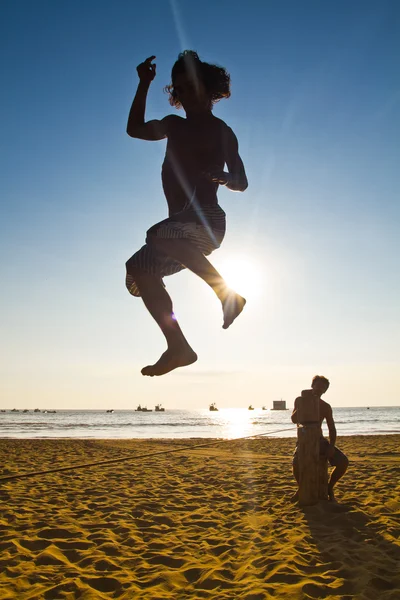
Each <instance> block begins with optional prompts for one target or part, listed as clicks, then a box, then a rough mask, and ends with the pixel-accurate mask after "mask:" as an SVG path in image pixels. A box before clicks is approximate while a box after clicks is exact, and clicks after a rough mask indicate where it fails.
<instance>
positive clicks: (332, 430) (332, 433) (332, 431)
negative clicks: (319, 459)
mask: <svg viewBox="0 0 400 600" xmlns="http://www.w3.org/2000/svg"><path fill="white" fill-rule="evenodd" d="M326 406H327V408H326V415H325V418H326V424H327V425H328V431H329V449H328V458H329V457H330V456H332V455H333V453H334V451H335V444H336V426H335V421H334V420H333V414H332V408H331V406H330V405H329V404H327V405H326Z"/></svg>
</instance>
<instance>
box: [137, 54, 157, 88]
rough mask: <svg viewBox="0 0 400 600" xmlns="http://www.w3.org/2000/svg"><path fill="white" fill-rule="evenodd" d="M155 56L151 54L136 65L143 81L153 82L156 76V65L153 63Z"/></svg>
mask: <svg viewBox="0 0 400 600" xmlns="http://www.w3.org/2000/svg"><path fill="white" fill-rule="evenodd" d="M154 59H155V56H149V58H146V60H145V61H144V62H142V63H140V65H138V66H137V67H136V71H137V73H138V75H139V79H140V81H142V82H143V83H151V82H152V81H153V79H154V77H155V76H156V65H155V64H153V62H152V61H153V60H154Z"/></svg>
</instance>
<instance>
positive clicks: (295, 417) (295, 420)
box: [291, 398, 297, 423]
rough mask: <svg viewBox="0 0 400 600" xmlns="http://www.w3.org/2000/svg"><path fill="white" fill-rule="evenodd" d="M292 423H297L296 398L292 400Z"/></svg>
mask: <svg viewBox="0 0 400 600" xmlns="http://www.w3.org/2000/svg"><path fill="white" fill-rule="evenodd" d="M291 419H292V423H297V398H296V400H295V401H294V406H293V412H292V417H291Z"/></svg>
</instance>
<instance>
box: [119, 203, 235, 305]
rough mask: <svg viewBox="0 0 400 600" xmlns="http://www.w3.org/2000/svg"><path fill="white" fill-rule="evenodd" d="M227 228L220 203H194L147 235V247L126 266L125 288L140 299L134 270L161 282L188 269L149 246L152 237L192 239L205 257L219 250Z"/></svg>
mask: <svg viewBox="0 0 400 600" xmlns="http://www.w3.org/2000/svg"><path fill="white" fill-rule="evenodd" d="M225 228H226V224H225V212H224V211H223V210H222V208H221V207H220V206H219V205H218V204H214V205H210V206H202V207H198V206H196V207H195V206H194V205H193V203H192V204H190V205H188V206H187V207H185V208H184V209H183V210H182V211H181V212H178V213H175V214H174V215H172V216H171V217H168V219H164V221H161V222H160V223H157V224H156V225H153V227H151V228H150V229H149V230H148V232H147V237H146V244H145V245H144V246H142V248H140V250H138V251H137V252H136V253H135V254H134V255H133V256H132V257H131V258H130V259H129V260H128V261H127V263H126V271H127V274H126V287H127V288H128V291H129V293H130V294H132V296H136V297H139V296H140V291H139V289H138V287H137V285H136V282H135V279H134V276H133V274H132V273H131V271H132V270H133V269H132V267H133V268H134V269H138V268H139V269H140V270H142V271H144V272H145V273H150V274H151V275H155V276H156V277H159V278H160V279H161V281H162V279H163V277H166V276H168V275H174V274H175V273H179V271H182V270H183V269H185V268H186V267H185V266H184V265H182V264H181V263H179V262H177V261H176V260H174V259H172V258H170V257H168V256H167V255H166V254H164V253H162V252H160V251H158V250H157V249H156V248H155V247H154V246H153V245H152V244H151V242H150V243H149V238H151V236H155V237H159V238H164V239H185V240H189V241H190V242H192V244H193V245H194V246H196V247H197V248H198V249H199V250H200V252H202V254H204V255H208V254H211V252H212V251H213V250H216V249H217V248H219V247H220V245H221V243H222V240H223V239H224V236H225Z"/></svg>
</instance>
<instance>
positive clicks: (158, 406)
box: [154, 404, 165, 412]
mask: <svg viewBox="0 0 400 600" xmlns="http://www.w3.org/2000/svg"><path fill="white" fill-rule="evenodd" d="M154 408H155V411H156V412H165V408H163V407H162V406H161V404H156V405H155V407H154Z"/></svg>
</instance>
